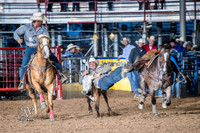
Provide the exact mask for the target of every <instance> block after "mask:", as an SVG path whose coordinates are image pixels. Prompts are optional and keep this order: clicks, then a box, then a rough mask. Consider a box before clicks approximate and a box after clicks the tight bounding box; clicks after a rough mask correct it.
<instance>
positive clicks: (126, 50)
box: [117, 38, 135, 90]
mask: <svg viewBox="0 0 200 133" xmlns="http://www.w3.org/2000/svg"><path fill="white" fill-rule="evenodd" d="M121 43H122V44H123V45H124V46H125V47H124V48H123V53H122V55H119V57H117V60H118V61H119V60H120V58H125V59H126V61H127V65H128V66H129V65H130V64H129V55H130V53H131V50H132V49H134V48H135V46H133V45H130V43H131V41H130V39H129V38H123V40H121ZM127 77H128V79H129V82H130V84H131V83H132V82H133V80H134V79H133V76H132V72H128V73H127ZM133 88H134V85H133V84H131V90H133Z"/></svg>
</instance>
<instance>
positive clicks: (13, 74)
mask: <svg viewBox="0 0 200 133" xmlns="http://www.w3.org/2000/svg"><path fill="white" fill-rule="evenodd" d="M52 50H54V51H55V52H54V54H55V56H56V57H57V58H58V60H59V61H61V57H60V47H52ZM24 51H25V48H0V91H19V90H18V84H19V82H20V80H19V67H20V66H21V62H22V58H23V56H24ZM55 90H56V92H57V99H62V84H61V83H60V82H59V80H58V78H56V86H55Z"/></svg>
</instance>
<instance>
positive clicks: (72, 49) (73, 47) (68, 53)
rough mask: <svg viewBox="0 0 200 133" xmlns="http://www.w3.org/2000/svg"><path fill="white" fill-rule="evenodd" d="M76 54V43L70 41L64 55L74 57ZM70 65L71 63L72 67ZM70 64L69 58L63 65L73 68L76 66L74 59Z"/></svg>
mask: <svg viewBox="0 0 200 133" xmlns="http://www.w3.org/2000/svg"><path fill="white" fill-rule="evenodd" d="M75 54H76V45H74V44H73V43H70V44H69V45H68V46H67V49H66V52H65V54H64V55H63V56H62V57H67V58H73V57H75ZM70 65H71V67H70ZM70 65H69V60H65V61H64V63H63V66H64V67H65V68H67V69H72V68H74V65H73V62H72V60H71V63H70Z"/></svg>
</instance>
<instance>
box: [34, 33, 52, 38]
mask: <svg viewBox="0 0 200 133" xmlns="http://www.w3.org/2000/svg"><path fill="white" fill-rule="evenodd" d="M41 37H47V38H48V39H50V37H49V36H48V35H44V34H41V35H39V36H37V38H38V39H40V38H41Z"/></svg>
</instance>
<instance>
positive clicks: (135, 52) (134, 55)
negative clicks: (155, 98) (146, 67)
mask: <svg viewBox="0 0 200 133" xmlns="http://www.w3.org/2000/svg"><path fill="white" fill-rule="evenodd" d="M135 43H136V44H137V45H135V46H136V47H135V48H134V49H132V50H131V53H130V55H129V63H130V64H133V63H135V62H136V61H138V60H139V59H140V58H141V57H142V56H143V55H144V54H145V53H146V51H145V50H144V49H142V47H143V45H144V43H143V40H142V39H139V41H135ZM129 73H131V74H132V75H131V76H132V82H130V83H131V90H132V92H135V93H136V95H135V97H139V96H140V94H141V93H140V92H138V90H139V89H140V84H139V80H140V79H139V73H138V71H131V72H129Z"/></svg>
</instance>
